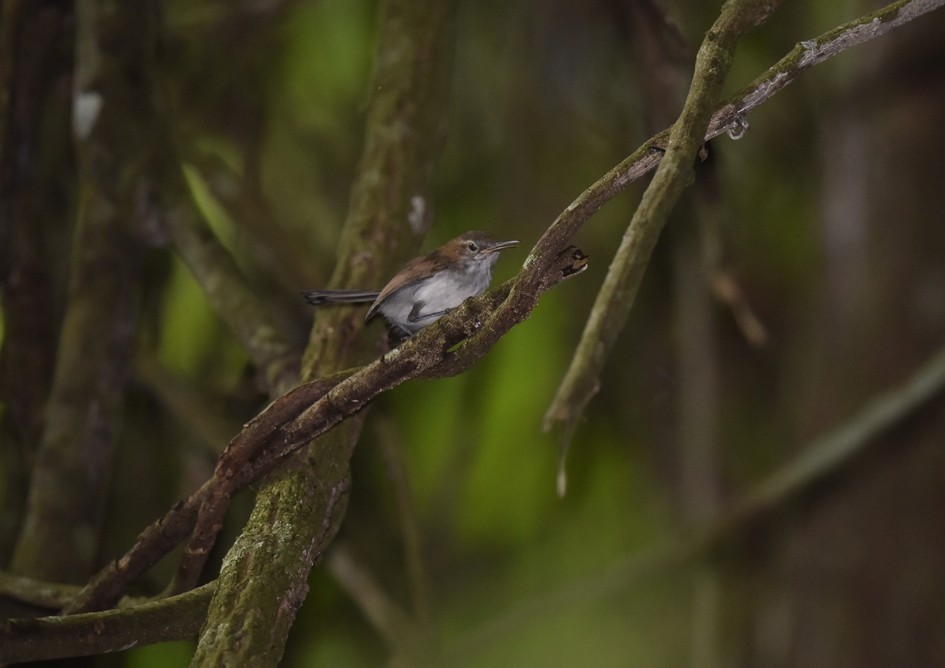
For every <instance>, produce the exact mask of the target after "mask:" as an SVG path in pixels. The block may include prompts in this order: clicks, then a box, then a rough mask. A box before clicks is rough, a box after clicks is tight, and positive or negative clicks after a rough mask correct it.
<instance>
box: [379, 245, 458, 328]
mask: <svg viewBox="0 0 945 668" xmlns="http://www.w3.org/2000/svg"><path fill="white" fill-rule="evenodd" d="M447 261H448V260H447V257H446V255H444V254H443V253H442V252H441V249H440V248H437V249H436V250H434V251H433V252H431V253H430V254H429V255H424V256H423V257H415V258H414V259H412V260H411V261H410V262H408V263H407V264H405V265H404V266H403V269H401V270H400V271H398V272H397V273H396V274H395V275H394V277H393V278H392V279H390V281H389V282H388V283H387V285H385V286H384V289H383V290H381V292H380V294H379V295H378V296H377V299H375V300H374V303H373V304H371V308H369V309H368V312H367V315H365V316H364V318H365V320H370V319H371V318H372V317H374V314H375V313H377V309H378V308H380V307H381V305H382V304H383V303H384V301H385V300H386V299H387V298H388V297H390V296H391V295H392V294H394V293H395V292H397V291H398V290H400V289H401V288H405V287H407V286H409V285H413V284H414V283H419V282H420V281H422V280H424V279H426V278H429V277H430V276H432V275H433V274H435V273H437V272H438V271H442V270H443V269H444V268H445V267H446V265H447Z"/></svg>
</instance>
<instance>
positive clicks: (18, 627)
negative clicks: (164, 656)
mask: <svg viewBox="0 0 945 668" xmlns="http://www.w3.org/2000/svg"><path fill="white" fill-rule="evenodd" d="M214 588H215V584H214V583H211V584H208V585H204V586H203V587H200V588H198V589H193V590H191V591H189V592H187V593H186V594H182V595H180V596H174V597H171V598H166V599H162V600H160V601H154V602H150V603H142V604H141V605H136V606H134V607H131V608H121V609H118V610H107V611H105V612H90V613H85V614H82V615H70V616H68V617H39V618H35V619H10V620H7V621H5V622H3V623H2V624H0V641H2V642H0V646H2V653H0V661H3V663H4V664H6V663H8V662H10V663H12V662H19V661H37V660H48V659H61V658H65V657H71V656H89V655H91V654H105V653H107V652H118V651H120V650H125V649H130V648H131V647H140V646H142V645H150V644H152V643H157V642H167V641H170V640H181V639H183V638H192V637H193V636H195V635H196V634H197V631H198V630H199V629H200V626H201V624H203V621H204V618H205V617H206V614H207V606H208V605H209V604H210V597H211V596H212V594H213V590H214Z"/></svg>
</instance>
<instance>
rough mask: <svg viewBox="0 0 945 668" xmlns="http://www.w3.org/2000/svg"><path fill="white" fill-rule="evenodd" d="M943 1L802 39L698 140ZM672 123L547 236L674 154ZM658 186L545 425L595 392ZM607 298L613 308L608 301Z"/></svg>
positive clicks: (571, 413)
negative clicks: (831, 60) (813, 70)
mask: <svg viewBox="0 0 945 668" xmlns="http://www.w3.org/2000/svg"><path fill="white" fill-rule="evenodd" d="M943 4H945V0H898V1H897V2H894V3H891V4H889V5H887V6H886V7H884V8H882V9H880V10H879V11H877V12H874V13H872V14H868V15H866V16H862V17H860V18H858V19H855V20H853V21H850V22H849V23H846V24H844V25H842V26H839V27H837V28H834V29H833V30H830V31H829V32H827V33H824V34H823V35H821V36H820V37H818V38H816V39H813V40H807V41H804V42H801V43H800V44H798V45H797V46H795V47H794V49H793V50H792V51H791V52H790V53H788V54H787V55H786V56H785V57H784V58H782V59H781V60H780V61H779V62H778V63H777V64H775V65H774V66H773V67H771V68H769V69H768V70H767V71H766V72H765V73H764V74H763V75H761V76H760V77H758V78H757V79H755V80H754V81H753V82H752V83H751V84H749V85H748V86H746V87H745V88H744V89H742V90H741V91H740V92H738V93H737V94H735V95H734V96H732V97H731V98H730V99H729V100H727V101H726V102H725V103H723V104H722V105H720V106H719V107H718V108H717V110H716V111H715V112H714V113H713V114H712V115H711V119H710V120H709V122H708V124H707V127H706V128H705V130H704V132H702V134H701V136H702V137H703V138H704V140H709V139H712V138H714V137H717V136H719V135H720V134H722V133H723V132H729V131H731V132H732V133H736V132H739V131H741V130H743V129H744V128H745V127H747V121H746V120H745V115H746V114H747V113H748V112H750V111H752V110H754V109H755V108H757V107H758V106H759V105H760V104H762V103H763V102H766V101H767V100H769V99H770V98H771V97H772V96H773V95H775V94H776V93H777V92H778V91H780V90H782V89H783V88H784V87H785V86H787V85H788V84H789V83H790V82H791V81H793V80H794V79H795V78H797V76H798V75H800V74H801V73H802V72H804V71H806V70H807V69H809V68H810V67H813V66H814V65H817V64H819V63H822V62H824V61H825V60H827V59H828V58H830V57H832V56H835V55H837V54H839V53H841V52H843V51H845V50H846V49H848V48H850V47H853V46H857V45H859V44H862V43H864V42H866V41H868V40H870V39H873V38H875V37H879V36H881V35H884V34H886V33H887V32H889V31H890V30H892V29H893V28H896V27H899V26H902V25H904V24H906V23H908V22H909V21H911V20H913V19H915V18H918V17H919V16H922V15H923V14H925V13H927V12H929V11H931V10H933V9H936V8H938V7H941V6H942V5H943ZM704 69H705V67H704V66H703V67H701V68H700V67H699V66H698V64H697V72H696V74H695V77H694V85H695V84H696V83H698V80H699V78H700V77H705V76H706V75H705V74H704V72H700V70H704ZM700 85H701V84H700ZM683 113H684V114H685V113H686V112H685V111H684V112H683ZM681 119H682V117H681ZM678 127H679V123H677V124H676V125H675V126H674V127H673V128H671V129H669V130H664V131H663V132H661V133H659V134H658V135H656V136H654V137H652V138H651V139H650V140H649V141H647V142H646V143H645V144H643V146H641V147H640V148H639V149H637V151H636V152H634V153H633V154H632V155H631V156H629V157H628V158H627V159H625V160H624V161H623V162H621V163H620V164H619V165H617V166H616V167H614V168H613V169H612V170H611V171H610V172H608V173H607V174H606V175H604V177H602V178H601V179H600V180H599V181H597V182H596V183H594V184H593V185H592V186H591V187H590V188H588V189H587V190H586V191H584V192H583V193H582V194H581V195H580V196H579V197H578V198H577V199H576V200H575V201H574V202H572V203H571V205H569V206H568V208H567V209H565V211H564V212H562V214H561V215H560V216H558V219H557V220H555V222H554V224H553V225H552V226H551V227H550V228H549V229H548V231H547V232H546V233H545V237H549V236H554V237H555V238H557V239H559V240H560V242H561V243H566V242H567V240H568V239H570V238H571V236H572V235H573V234H574V233H576V232H577V230H578V229H580V227H581V226H582V225H583V223H584V221H586V220H587V218H588V217H589V216H590V215H591V214H593V213H594V212H595V211H596V210H597V209H599V208H600V207H601V206H603V205H604V204H605V203H606V202H608V201H609V200H610V199H611V198H613V197H614V196H615V195H616V194H617V193H619V192H620V191H622V190H623V189H624V188H626V186H627V185H629V184H630V183H632V182H633V181H635V180H636V179H638V178H640V177H641V176H643V175H644V174H645V173H647V172H648V171H650V170H651V169H652V168H653V167H655V166H656V165H657V164H658V163H659V162H660V159H661V157H660V152H661V151H662V150H665V151H666V155H667V157H668V156H670V155H677V156H679V155H681V152H679V148H678V146H675V145H674V139H673V136H672V135H678V133H679V132H681V130H677V129H676V128H678ZM693 130H695V128H693ZM671 133H672V135H671ZM689 139H690V142H691V141H692V140H693V139H695V135H694V134H693V135H690V136H689ZM690 148H691V144H690ZM677 167H679V165H678V166H677ZM658 174H659V173H658ZM662 187H663V186H662V185H660V184H659V183H657V179H656V178H654V183H652V184H651V186H650V188H648V190H647V195H644V201H643V202H641V205H640V208H639V209H638V211H637V213H636V214H635V216H634V219H633V221H632V222H631V224H630V227H629V228H628V230H627V232H626V234H625V236H624V240H623V243H622V244H621V247H620V249H619V250H618V252H617V255H616V256H615V258H614V263H613V267H614V268H615V270H614V271H615V273H613V274H612V275H610V276H608V279H607V281H606V282H605V284H604V286H603V287H602V289H601V293H600V295H599V298H598V300H597V303H596V304H595V307H594V309H593V311H592V313H591V316H590V318H589V319H588V323H587V326H586V328H585V331H584V334H583V335H582V338H581V342H580V343H579V345H578V348H577V350H576V351H575V354H574V357H573V359H572V361H571V365H570V367H569V368H568V371H567V372H566V374H565V376H564V378H563V379H562V381H561V385H560V386H559V388H558V392H557V394H556V396H555V398H554V399H553V400H552V403H551V406H550V407H549V408H548V411H547V413H546V415H545V421H544V426H545V429H546V430H547V429H550V428H551V427H552V426H553V424H554V423H556V422H565V423H573V421H575V420H577V419H578V418H579V416H580V414H581V412H582V411H583V409H584V407H585V406H586V405H587V403H588V402H589V401H590V400H591V399H592V398H593V396H594V395H595V394H596V393H597V391H598V389H599V375H600V369H601V368H602V365H603V363H604V361H605V360H606V358H607V355H608V351H609V349H610V347H611V346H612V344H613V340H614V338H615V337H616V335H617V333H618V332H619V330H620V329H621V327H622V325H623V322H624V321H625V320H626V316H627V314H628V312H629V309H630V307H631V306H632V301H633V297H634V295H635V294H636V291H637V288H638V287H639V284H640V282H641V281H642V278H643V272H644V270H645V268H646V263H647V261H648V259H649V255H650V251H651V250H652V247H653V245H654V244H655V243H656V237H657V236H658V234H659V231H660V229H661V227H662V224H661V223H660V222H659V219H658V218H657V217H654V216H653V213H655V211H654V210H655V208H656V207H653V206H651V202H649V201H648V199H651V198H652V197H655V196H656V195H655V194H654V195H653V196H649V193H650V192H654V193H655V190H654V189H656V188H660V189H662ZM543 238H544V237H543ZM529 259H530V260H533V261H536V262H539V263H540V262H541V260H542V256H539V255H535V254H534V253H533V255H532V257H530V258H529ZM611 303H615V304H617V306H607V305H608V304H611Z"/></svg>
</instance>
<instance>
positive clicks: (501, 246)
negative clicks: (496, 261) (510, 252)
mask: <svg viewBox="0 0 945 668" xmlns="http://www.w3.org/2000/svg"><path fill="white" fill-rule="evenodd" d="M513 246H518V241H500V242H499V243H497V244H494V245H492V246H489V247H488V248H485V249H483V251H482V252H483V253H498V252H499V251H500V250H505V249H506V248H512V247H513Z"/></svg>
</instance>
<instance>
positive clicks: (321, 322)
mask: <svg viewBox="0 0 945 668" xmlns="http://www.w3.org/2000/svg"><path fill="white" fill-rule="evenodd" d="M379 19H380V20H379V24H378V41H377V54H376V58H375V66H374V72H373V75H372V81H371V85H370V88H369V90H370V91H371V97H370V102H369V110H368V118H367V127H366V133H365V141H364V148H363V153H362V157H361V163H360V165H359V168H358V174H357V176H356V178H355V181H354V183H353V185H352V190H351V201H350V206H349V211H348V216H347V219H346V221H345V227H344V230H343V234H342V242H341V244H340V253H339V260H338V264H337V266H336V267H335V272H334V275H333V278H332V285H334V286H352V285H379V284H381V283H382V281H383V279H384V278H386V277H387V276H389V275H390V273H391V272H392V271H393V270H394V268H395V267H396V265H397V264H399V262H401V261H402V260H404V259H405V257H406V256H408V255H412V254H414V253H415V252H416V248H417V246H418V244H419V240H420V239H421V238H422V236H423V234H424V233H425V231H426V229H427V227H428V226H429V223H430V220H431V211H432V206H431V204H430V202H431V193H432V176H433V174H434V173H435V165H436V163H437V160H438V158H439V154H440V150H441V147H442V144H443V140H444V139H445V130H446V127H447V125H446V123H445V122H444V119H445V118H446V110H447V108H448V106H447V101H448V99H449V95H448V90H449V82H450V73H451V68H452V48H453V44H452V40H451V39H450V37H451V36H452V3H449V2H435V1H431V2H417V1H416V0H409V1H403V0H386V1H385V2H382V3H381V4H380V6H379ZM345 311H346V310H342V309H339V310H338V311H336V312H335V313H320V314H319V318H318V321H317V322H316V324H315V326H314V327H313V328H312V333H311V336H310V340H309V346H308V348H307V350H306V353H305V359H304V361H303V364H302V377H303V379H310V378H314V377H318V376H324V375H327V374H330V373H333V372H335V371H337V370H339V369H342V368H345V367H348V366H351V365H352V364H356V363H358V362H359V361H361V360H364V359H367V358H368V356H369V354H370V353H367V351H366V349H365V348H364V343H362V342H359V337H358V333H359V332H360V331H361V329H362V328H363V321H361V320H360V318H359V317H358V316H357V315H356V314H354V313H353V312H351V311H350V310H347V312H345ZM330 396H331V392H329V393H328V394H327V395H326V396H325V397H324V398H323V399H322V401H323V402H325V403H326V404H327V403H330V402H327V401H326V400H328V399H329V398H330ZM362 406H363V404H361V405H360V406H357V408H358V409H360V408H361V407H362ZM360 426H361V420H359V419H355V420H351V421H349V422H348V423H347V424H346V425H345V427H344V428H343V429H341V430H336V431H335V432H333V433H332V434H330V435H328V437H327V438H322V439H320V440H319V441H318V442H317V443H314V444H312V445H311V447H309V448H308V450H307V452H306V461H305V463H304V464H300V465H297V466H293V467H290V468H289V469H288V470H286V471H284V472H283V474H282V475H280V476H279V477H277V478H276V479H275V480H272V481H269V482H268V483H267V484H266V485H265V486H264V487H263V489H262V490H261V491H260V493H259V494H258V496H257V502H256V507H255V509H254V511H253V514H252V516H251V517H250V521H249V523H248V524H247V527H246V529H245V530H244V533H243V535H242V536H241V537H240V539H239V540H238V541H237V543H236V545H234V547H233V549H232V550H231V551H230V554H229V555H228V556H227V559H226V560H225V562H224V568H223V569H222V571H221V573H220V578H219V590H218V593H217V595H216V596H214V600H213V603H212V605H211V608H210V612H209V615H208V619H207V624H206V626H205V627H204V631H203V633H202V634H201V638H200V643H199V646H198V649H197V653H196V655H195V657H194V665H214V666H216V665H221V664H226V663H232V664H241V665H242V664H248V663H257V664H258V663H274V662H276V661H278V658H279V657H280V656H281V654H282V649H283V646H284V643H285V640H286V638H287V636H288V632H289V629H290V627H291V625H292V623H293V621H294V618H295V611H296V610H297V607H298V605H299V604H300V603H301V601H302V599H303V598H304V595H305V593H306V591H307V580H308V574H309V570H310V569H311V567H312V565H313V564H314V563H315V562H316V560H318V559H320V558H321V555H322V553H323V551H324V549H325V548H326V547H327V545H328V544H329V543H330V542H331V540H332V539H333V538H334V535H335V533H336V531H337V528H338V526H339V525H340V523H341V518H342V517H343V516H344V510H345V505H346V503H345V502H346V500H347V499H346V496H345V494H346V491H347V488H348V484H349V482H348V478H349V473H348V462H349V460H350V457H351V453H352V451H353V448H354V445H355V443H356V442H357V439H358V436H359V432H360ZM315 435H316V434H311V435H310V436H308V438H306V439H302V441H301V442H300V443H299V445H307V444H308V443H309V442H310V441H311V439H312V438H314V436H315ZM208 517H209V518H210V519H213V516H212V515H210V516H208ZM207 528H208V529H209V531H208V532H207V535H210V534H211V533H212V530H213V525H212V524H210V523H207ZM200 536H201V533H200V532H195V538H197V539H198V540H199V539H200ZM234 609H238V610H246V611H248V612H250V611H251V614H247V615H234V614H233V610H234Z"/></svg>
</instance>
